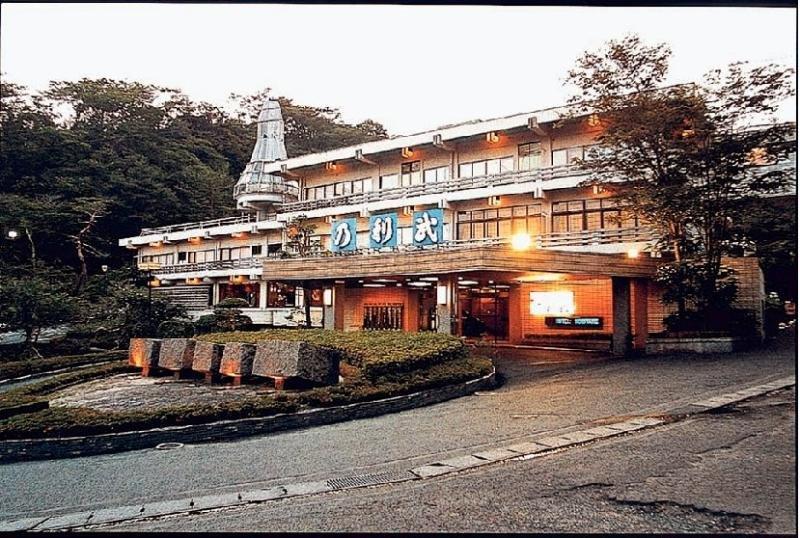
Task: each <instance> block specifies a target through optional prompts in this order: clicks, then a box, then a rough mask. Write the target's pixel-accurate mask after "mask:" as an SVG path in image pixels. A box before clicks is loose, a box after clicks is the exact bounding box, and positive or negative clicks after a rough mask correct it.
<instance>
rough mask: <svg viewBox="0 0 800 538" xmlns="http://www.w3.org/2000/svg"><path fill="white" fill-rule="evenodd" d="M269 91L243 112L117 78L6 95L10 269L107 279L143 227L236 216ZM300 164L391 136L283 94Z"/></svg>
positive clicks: (244, 101) (3, 122)
mask: <svg viewBox="0 0 800 538" xmlns="http://www.w3.org/2000/svg"><path fill="white" fill-rule="evenodd" d="M265 95H266V90H265V91H264V92H261V93H259V94H256V95H246V96H241V95H232V96H231V98H232V99H233V101H234V102H235V103H236V107H235V109H234V111H233V112H229V111H226V110H224V109H223V108H221V107H218V106H214V105H211V104H208V103H202V102H195V101H192V100H191V99H189V98H188V97H187V96H186V95H184V94H182V93H181V92H180V91H179V90H175V89H171V88H163V87H158V86H154V85H149V84H141V83H137V82H123V81H117V80H109V79H99V80H89V79H83V80H79V81H77V82H51V83H50V86H49V88H48V89H47V90H45V91H42V92H31V91H29V90H28V89H27V88H25V87H22V86H19V85H16V84H13V83H9V82H3V83H2V87H1V88H0V98H2V107H1V108H0V193H2V196H1V197H0V228H2V230H3V231H4V236H5V235H6V233H5V232H7V231H8V230H11V229H14V230H16V231H17V233H18V234H19V236H18V239H17V240H15V241H11V242H9V241H3V242H2V245H0V249H2V252H0V269H2V266H6V267H10V266H13V265H20V264H25V263H29V262H30V261H31V260H38V262H40V263H42V264H46V265H52V266H67V267H71V268H73V269H74V270H75V272H76V273H78V275H79V278H81V276H80V275H81V273H84V274H85V273H86V272H87V266H88V273H89V274H91V273H95V272H97V268H98V267H99V265H101V264H103V265H109V266H111V267H112V268H113V267H118V266H121V265H123V264H126V263H130V255H129V253H128V252H126V251H124V249H120V248H119V247H117V246H116V243H117V239H118V238H120V237H125V236H130V235H135V234H137V233H138V232H139V229H140V228H142V227H150V226H159V225H164V224H170V223H177V222H185V221H195V220H202V219H210V218H218V217H223V216H226V215H231V214H235V209H234V202H233V199H232V188H233V185H234V183H235V182H236V180H237V179H238V176H239V174H240V173H241V171H242V169H243V168H244V166H245V165H246V164H247V162H248V160H249V158H250V153H251V152H252V149H253V144H254V141H255V133H256V126H255V123H254V120H255V118H256V117H257V115H258V110H259V107H260V105H261V104H262V103H263V100H264V98H265ZM279 100H280V103H281V106H282V108H283V115H284V120H285V123H286V147H287V151H288V153H289V156H290V157H294V156H298V155H303V154H305V153H312V152H318V151H325V150H329V149H333V148H336V147H342V146H347V145H351V144H357V143H359V142H364V141H369V140H375V139H379V138H384V137H386V130H385V129H384V128H383V126H382V125H380V124H379V123H376V122H373V121H370V120H367V121H364V122H362V123H359V124H357V125H350V124H347V123H345V122H343V121H342V120H341V118H340V114H339V112H338V110H336V109H334V108H326V107H314V106H304V105H299V104H295V103H294V102H293V101H292V100H291V99H290V98H286V97H281V98H279Z"/></svg>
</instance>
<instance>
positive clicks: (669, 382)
mask: <svg viewBox="0 0 800 538" xmlns="http://www.w3.org/2000/svg"><path fill="white" fill-rule="evenodd" d="M552 353H554V352H552V351H547V352H543V354H545V355H544V356H547V355H550V354H552ZM794 364H795V363H794V342H793V341H792V342H787V341H783V342H778V343H776V344H775V345H773V346H771V347H768V348H766V349H763V350H760V351H757V352H749V353H740V354H736V355H727V356H726V355H720V356H711V357H683V358H681V357H672V358H668V357H667V358H646V359H638V360H618V361H608V362H603V363H594V364H590V365H584V366H579V367H574V368H567V369H564V368H550V367H533V366H531V365H530V364H529V362H526V361H521V360H504V361H502V362H500V363H499V364H498V369H499V371H500V372H501V373H502V374H503V375H504V376H505V378H506V383H505V384H504V385H503V386H502V387H501V388H500V389H498V390H496V391H493V392H491V393H488V394H486V395H476V396H471V397H467V398H462V399H458V400H454V401H450V402H446V403H443V404H438V405H435V406H430V407H426V408H422V409H415V410H411V411H407V412H403V413H398V414H394V415H388V416H383V417H375V418H370V419H364V420H359V421H353V422H349V423H341V424H333V425H330V426H324V427H318V428H313V429H308V430H298V431H292V432H286V433H281V434H272V435H268V436H262V437H257V438H250V439H244V440H239V441H235V442H228V443H208V444H200V445H191V446H186V447H184V448H181V449H177V450H174V451H156V450H140V451H133V452H126V453H120V454H113V455H103V456H95V457H86V458H75V459H69V460H53V461H38V462H28V463H14V464H6V465H0V483H2V484H3V487H2V488H0V516H2V517H3V518H4V519H12V518H15V517H24V516H29V515H33V514H37V515H38V514H47V515H52V514H56V513H65V512H73V511H77V510H84V509H93V508H100V507H104V506H118V505H123V504H131V503H134V502H140V501H141V502H146V501H156V500H168V499H173V498H177V497H184V496H194V495H202V494H208V493H219V492H226V491H234V490H236V489H239V488H240V487H241V486H242V485H248V486H250V487H252V488H256V487H266V486H270V485H276V484H281V483H285V482H286V481H314V480H323V479H329V478H335V477H340V476H351V475H354V474H363V473H370V472H379V471H386V470H399V469H407V468H410V467H412V466H414V465H419V464H425V463H428V462H429V461H435V460H438V459H445V458H447V457H451V456H458V455H463V454H468V453H471V452H474V451H475V449H481V448H486V447H491V446H495V445H498V444H503V443H505V444H508V442H513V441H515V440H518V439H524V438H525V437H528V436H530V435H533V434H541V433H545V432H551V431H560V430H563V429H565V428H570V427H574V426H575V425H582V424H589V423H591V422H593V421H595V420H597V419H601V418H604V417H610V416H625V415H628V414H634V413H636V414H640V413H648V412H658V411H660V410H665V409H669V408H673V407H676V406H678V405H681V404H685V403H688V402H690V401H692V400H696V399H701V398H703V397H705V396H710V395H714V394H717V393H719V392H725V391H726V390H727V389H734V390H736V389H738V388H741V387H744V386H750V385H753V384H757V383H758V382H765V381H769V380H773V379H776V378H779V377H783V376H785V375H787V374H791V373H794V369H795V367H794Z"/></svg>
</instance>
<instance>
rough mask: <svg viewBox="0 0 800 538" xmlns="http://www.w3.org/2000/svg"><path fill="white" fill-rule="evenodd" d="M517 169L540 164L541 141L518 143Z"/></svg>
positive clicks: (525, 168) (539, 165)
mask: <svg viewBox="0 0 800 538" xmlns="http://www.w3.org/2000/svg"><path fill="white" fill-rule="evenodd" d="M518 149H519V161H518V162H519V166H518V170H533V169H535V168H539V167H541V166H542V144H541V142H530V143H528V144H520V145H519V148H518Z"/></svg>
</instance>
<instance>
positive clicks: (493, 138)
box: [486, 131, 500, 144]
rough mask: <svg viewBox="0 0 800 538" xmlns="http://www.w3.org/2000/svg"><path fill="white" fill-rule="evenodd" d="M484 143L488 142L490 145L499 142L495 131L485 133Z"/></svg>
mask: <svg viewBox="0 0 800 538" xmlns="http://www.w3.org/2000/svg"><path fill="white" fill-rule="evenodd" d="M486 141H487V142H489V143H490V144H496V143H497V142H499V141H500V137H499V136H497V133H496V132H495V131H491V132H489V133H486Z"/></svg>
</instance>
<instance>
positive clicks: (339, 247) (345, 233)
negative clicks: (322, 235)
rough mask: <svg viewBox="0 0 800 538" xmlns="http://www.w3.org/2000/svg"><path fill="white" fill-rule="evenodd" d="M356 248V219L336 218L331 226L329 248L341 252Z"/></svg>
mask: <svg viewBox="0 0 800 538" xmlns="http://www.w3.org/2000/svg"><path fill="white" fill-rule="evenodd" d="M355 249H356V219H344V220H338V221H336V222H334V223H333V225H332V226H331V250H332V251H333V252H342V251H347V250H355Z"/></svg>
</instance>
